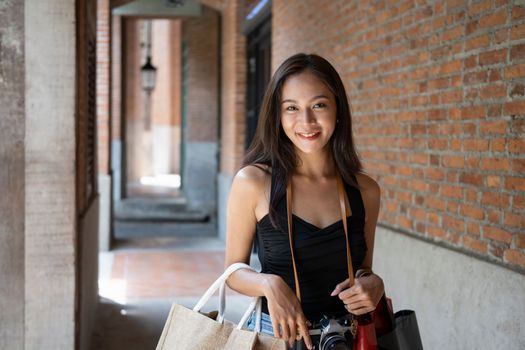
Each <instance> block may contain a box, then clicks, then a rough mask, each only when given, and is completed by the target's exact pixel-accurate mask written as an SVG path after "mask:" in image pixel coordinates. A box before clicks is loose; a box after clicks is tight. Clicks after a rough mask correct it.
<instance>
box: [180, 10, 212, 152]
mask: <svg viewBox="0 0 525 350" xmlns="http://www.w3.org/2000/svg"><path fill="white" fill-rule="evenodd" d="M183 33H184V37H185V38H186V40H187V44H188V100H187V130H186V131H187V140H188V141H189V142H199V141H205V142H216V141H217V136H218V135H217V133H218V129H217V128H218V117H217V116H218V111H219V109H218V107H219V106H218V99H219V97H218V96H219V95H218V94H219V80H218V79H219V13H218V12H217V11H215V10H213V9H211V8H209V7H207V6H202V15H201V16H200V17H197V18H191V19H185V20H184V21H183Z"/></svg>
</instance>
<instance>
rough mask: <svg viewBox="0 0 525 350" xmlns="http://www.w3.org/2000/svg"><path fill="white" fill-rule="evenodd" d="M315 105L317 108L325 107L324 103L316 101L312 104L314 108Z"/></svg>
mask: <svg viewBox="0 0 525 350" xmlns="http://www.w3.org/2000/svg"><path fill="white" fill-rule="evenodd" d="M316 106H318V107H319V108H323V107H326V105H325V104H324V103H316V104H315V105H314V108H315V107H316Z"/></svg>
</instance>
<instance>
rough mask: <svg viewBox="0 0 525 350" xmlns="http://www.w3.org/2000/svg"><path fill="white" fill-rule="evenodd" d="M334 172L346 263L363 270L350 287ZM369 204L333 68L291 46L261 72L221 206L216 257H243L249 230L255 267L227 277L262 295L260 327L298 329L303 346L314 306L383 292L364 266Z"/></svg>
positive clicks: (337, 311)
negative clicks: (244, 149) (222, 239)
mask: <svg viewBox="0 0 525 350" xmlns="http://www.w3.org/2000/svg"><path fill="white" fill-rule="evenodd" d="M338 173H340V174H341V178H342V179H343V181H344V185H345V186H344V187H345V189H346V198H347V203H348V204H349V207H350V208H351V210H350V215H349V216H348V217H347V222H348V233H349V243H350V248H351V253H352V254H351V255H352V265H353V267H354V271H356V272H357V273H356V275H359V274H360V272H362V271H368V272H369V274H368V275H367V276H363V277H359V278H356V279H355V284H354V285H353V286H352V287H350V288H349V283H348V271H347V260H346V246H345V243H346V242H345V235H344V231H343V225H342V220H341V214H340V207H339V199H338V195H337V194H338V192H337V180H336V176H337V174H338ZM288 181H290V183H291V187H292V189H293V202H292V208H293V209H292V210H293V216H292V222H293V234H294V252H295V256H296V262H297V270H298V275H299V283H300V284H299V285H300V290H301V294H302V298H301V302H299V300H298V298H297V297H296V295H295V292H294V291H295V284H294V275H293V269H292V262H291V253H290V246H289V245H288V231H287V218H286V208H287V207H286V186H287V184H288ZM379 206H380V189H379V186H378V184H377V182H376V181H374V180H373V179H372V178H371V177H369V176H367V175H365V174H364V173H363V172H362V165H361V163H360V161H359V158H358V156H357V154H356V151H355V148H354V143H353V139H352V124H351V115H350V108H349V104H348V101H347V97H346V92H345V89H344V86H343V83H342V81H341V78H340V77H339V75H338V73H337V72H336V71H335V69H334V68H333V67H332V65H331V64H330V63H329V62H328V61H326V60H325V59H324V58H322V57H320V56H317V55H314V54H311V55H306V54H303V53H300V54H296V55H294V56H291V57H290V58H288V59H287V60H285V61H284V62H283V63H282V64H281V66H280V67H279V68H278V69H277V71H276V72H275V74H274V75H273V77H272V79H271V80H270V82H269V85H268V88H267V91H266V94H265V96H264V100H263V105H262V108H261V112H260V116H259V124H258V126H257V131H256V135H255V139H254V141H253V143H252V145H251V147H250V149H249V150H248V153H247V155H246V157H245V159H244V162H243V167H242V169H240V170H239V172H238V173H237V174H236V175H235V177H234V180H233V183H232V187H231V192H230V197H229V201H228V210H227V240H226V260H225V264H226V266H229V265H230V264H232V263H235V262H245V263H249V260H250V253H251V250H252V244H253V241H254V239H257V242H258V254H259V259H260V260H261V266H262V271H261V272H260V273H256V272H253V271H248V270H247V269H242V270H239V271H237V272H235V273H234V274H233V275H232V276H230V278H229V279H228V281H227V283H228V286H229V287H230V288H232V289H234V290H236V291H238V292H240V293H242V294H245V295H250V296H263V317H262V326H263V329H262V331H263V332H266V333H269V334H272V335H274V336H276V337H280V338H282V339H285V340H287V341H288V342H289V343H290V346H293V343H294V341H295V339H297V338H299V337H302V338H303V340H304V344H305V345H306V346H307V347H308V348H309V349H311V348H312V347H313V344H312V338H311V337H310V335H309V331H308V328H309V326H311V325H312V324H315V323H316V322H317V321H319V319H320V318H322V317H323V316H326V315H328V316H330V317H341V315H343V314H346V315H348V314H349V313H351V314H353V315H361V314H365V313H368V312H371V311H373V310H374V309H375V307H376V305H377V304H378V302H379V300H380V298H381V296H382V294H383V292H384V286H383V281H382V280H381V278H380V277H379V276H377V275H375V274H373V273H372V272H371V267H372V257H373V247H374V235H375V226H376V223H377V217H378V214H379ZM359 270H361V271H359ZM251 321H253V319H252V320H251ZM252 324H253V322H251V323H250V324H249V326H250V327H252V328H253V326H252Z"/></svg>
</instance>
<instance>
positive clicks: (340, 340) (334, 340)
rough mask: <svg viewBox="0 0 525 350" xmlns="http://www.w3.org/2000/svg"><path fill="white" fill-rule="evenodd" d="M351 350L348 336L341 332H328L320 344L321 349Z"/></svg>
mask: <svg viewBox="0 0 525 350" xmlns="http://www.w3.org/2000/svg"><path fill="white" fill-rule="evenodd" d="M328 349H332V350H349V349H350V348H349V347H348V345H347V343H346V338H345V337H343V336H342V335H340V334H328V335H327V336H326V337H324V338H323V341H322V342H321V344H319V350H328Z"/></svg>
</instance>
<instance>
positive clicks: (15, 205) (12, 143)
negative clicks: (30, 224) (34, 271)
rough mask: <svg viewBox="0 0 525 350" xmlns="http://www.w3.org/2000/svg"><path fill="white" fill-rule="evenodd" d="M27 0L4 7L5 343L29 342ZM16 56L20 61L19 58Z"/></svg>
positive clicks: (0, 137) (0, 201) (1, 268)
mask: <svg viewBox="0 0 525 350" xmlns="http://www.w3.org/2000/svg"><path fill="white" fill-rule="evenodd" d="M24 36H25V28H24V2H23V1H16V0H8V1H4V2H2V10H1V11H0V115H1V117H0V192H1V193H2V195H0V281H1V282H0V310H1V312H0V347H1V348H3V349H23V348H24V274H25V266H24V264H25V262H24V256H25V249H24V244H25V235H24V233H25V227H24V219H25V217H26V215H25V191H26V188H25V165H26V162H25V154H24V152H25V150H24V148H25V142H26V141H25V124H26V115H25V110H24V108H25V67H24V63H25V46H24ZM14 62H16V64H15V63H14Z"/></svg>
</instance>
